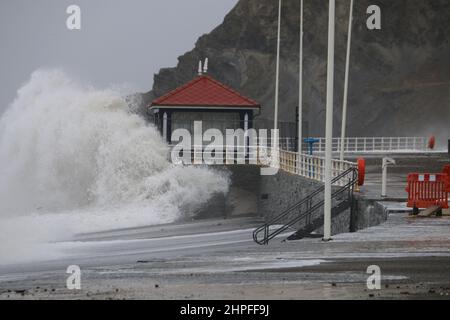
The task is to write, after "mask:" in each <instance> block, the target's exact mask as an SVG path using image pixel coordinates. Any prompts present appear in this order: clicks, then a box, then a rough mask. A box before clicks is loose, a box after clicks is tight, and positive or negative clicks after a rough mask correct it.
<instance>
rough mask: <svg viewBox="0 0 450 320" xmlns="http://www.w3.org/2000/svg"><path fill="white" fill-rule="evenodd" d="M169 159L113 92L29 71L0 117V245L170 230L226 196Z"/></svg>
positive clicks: (216, 181)
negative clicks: (159, 227) (165, 226)
mask: <svg viewBox="0 0 450 320" xmlns="http://www.w3.org/2000/svg"><path fill="white" fill-rule="evenodd" d="M167 155H168V148H167V145H166V144H165V143H164V142H163V140H162V138H161V137H160V135H159V133H158V131H157V130H156V129H155V128H154V126H152V125H149V124H148V123H146V121H145V120H144V119H142V118H141V117H139V116H138V115H136V114H133V113H132V112H130V107H129V105H128V104H127V103H126V102H125V100H124V98H123V94H122V93H121V92H120V91H116V90H112V89H107V90H96V89H94V88H91V87H87V86H83V85H81V84H79V83H76V82H75V81H73V80H71V79H70V78H69V77H68V76H67V75H65V74H64V73H63V72H61V71H59V70H39V71H36V72H34V73H33V74H32V76H31V79H30V80H29V81H28V83H26V84H25V85H24V86H23V87H22V88H21V89H20V90H19V91H18V95H17V98H16V99H15V101H14V102H13V103H12V104H11V105H10V107H9V109H8V110H7V111H6V112H5V114H4V115H3V116H2V118H1V119H0V176H1V181H0V219H1V226H0V229H3V230H0V233H1V234H2V236H0V240H2V239H1V238H4V239H3V240H5V239H6V240H8V243H10V244H12V242H15V241H21V240H23V239H24V238H30V237H31V238H32V239H33V241H35V240H36V241H37V239H35V237H34V236H37V235H40V236H43V237H44V238H46V239H45V240H57V239H58V238H59V237H60V236H63V235H64V236H67V232H68V231H70V233H71V234H73V233H77V232H88V231H95V230H103V229H109V228H124V227H134V226H139V225H150V224H158V223H165V222H172V221H174V220H176V219H178V218H180V217H182V216H183V214H190V213H192V212H193V211H195V210H196V209H197V208H199V207H200V206H201V205H202V204H203V203H205V202H206V201H207V200H208V199H210V198H211V196H212V195H213V194H215V193H218V192H219V193H226V192H227V191H228V177H227V176H226V175H225V174H223V173H218V172H216V171H213V170H210V169H207V168H197V167H196V168H194V167H180V166H175V165H173V164H172V163H170V162H169V160H168V157H167ZM12 226H14V227H12ZM50 229H51V230H52V231H50ZM31 230H32V232H31V233H32V235H30V234H29V232H30V231H31ZM13 233H14V236H12V234H13ZM49 234H51V235H52V236H50V235H49ZM58 234H59V236H57V235H58ZM44 235H45V236H44ZM11 237H12V238H11ZM38 238H40V237H38ZM6 240H5V241H6ZM0 247H3V249H5V248H4V246H0ZM10 249H11V250H12V248H10ZM2 251H4V250H2ZM7 254H8V252H3V253H0V257H1V256H2V255H7Z"/></svg>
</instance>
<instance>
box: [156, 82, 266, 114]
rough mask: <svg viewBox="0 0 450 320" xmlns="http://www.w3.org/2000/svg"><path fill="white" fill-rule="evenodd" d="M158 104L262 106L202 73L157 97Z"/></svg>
mask: <svg viewBox="0 0 450 320" xmlns="http://www.w3.org/2000/svg"><path fill="white" fill-rule="evenodd" d="M156 106H174V107H175V106H201V107H241V108H245V107H248V108H260V105H259V104H258V103H257V102H256V101H254V100H252V99H249V98H247V97H244V96H243V95H241V94H239V93H238V92H236V91H235V90H233V89H231V88H229V87H227V86H226V85H224V84H222V83H220V82H219V81H217V80H215V79H213V78H212V77H210V76H207V75H200V76H198V77H196V78H195V79H194V80H192V81H190V82H188V83H187V84H185V85H183V86H181V87H179V88H177V89H175V90H173V91H171V92H169V93H167V94H166V95H164V96H162V97H160V98H158V99H156V100H154V101H153V103H152V107H156Z"/></svg>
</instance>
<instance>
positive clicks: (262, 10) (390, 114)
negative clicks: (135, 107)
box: [144, 0, 450, 138]
mask: <svg viewBox="0 0 450 320" xmlns="http://www.w3.org/2000/svg"><path fill="white" fill-rule="evenodd" d="M299 3H300V1H299V0H284V1H283V18H282V52H281V80H280V114H279V116H280V121H294V119H295V108H296V106H297V105H298V68H299V64H298V60H299V59H298V51H299V50H298V48H299ZM349 3H350V1H344V0H343V1H337V11H336V14H337V18H336V19H337V20H336V72H335V73H336V74H335V80H336V82H335V134H339V132H340V115H341V109H342V92H343V79H344V67H345V53H346V52H345V51H346V38H347V23H348V10H349ZM372 4H377V5H379V6H380V7H381V10H382V30H375V31H370V30H368V29H367V27H366V19H367V17H368V16H367V14H366V10H367V7H368V6H369V5H372ZM277 10H278V1H277V0H264V1H261V0H240V1H239V3H238V4H237V5H236V6H235V8H234V9H233V10H232V11H231V12H230V13H229V14H228V15H227V16H226V17H225V19H224V21H223V23H222V24H221V25H220V26H218V27H217V28H216V29H215V30H213V31H212V32H210V33H209V34H206V35H204V36H202V37H200V39H199V40H198V41H197V43H196V45H195V48H194V49H193V50H192V51H190V52H187V53H186V54H184V55H182V56H181V57H179V63H178V65H177V67H175V68H166V69H161V70H160V72H159V73H158V74H156V75H155V77H154V80H155V81H154V86H153V89H152V91H150V92H149V93H147V94H145V95H144V97H145V100H146V102H147V103H148V102H150V101H151V100H152V99H153V98H155V97H158V96H160V95H162V94H164V93H166V92H167V91H168V90H171V89H173V88H175V87H177V86H179V85H181V84H183V83H185V82H186V81H189V80H191V79H192V78H193V77H194V76H195V74H196V71H197V70H196V69H197V65H198V61H199V60H200V59H204V58H205V57H208V58H209V60H210V69H209V73H210V74H212V75H213V76H214V77H215V78H217V79H218V80H220V81H222V82H224V83H226V84H228V85H230V86H232V87H234V88H236V89H237V90H239V91H241V92H242V93H244V94H246V95H248V96H249V97H251V98H253V99H255V100H257V101H258V102H260V103H261V104H262V105H263V111H262V114H261V116H260V117H261V118H265V119H271V118H272V115H273V105H274V80H275V55H276V32H277ZM354 19H355V20H354V28H353V30H354V32H353V44H352V53H351V54H352V59H351V69H350V87H349V117H348V132H349V134H350V135H359V136H387V135H424V134H430V133H433V134H436V135H438V136H441V137H448V138H450V43H449V41H450V1H448V0H395V1H392V0H377V1H375V2H374V1H372V0H370V1H369V0H357V1H355V8H354ZM304 20H305V21H304V31H305V35H304V108H305V114H304V118H305V120H307V121H308V122H309V133H310V134H311V135H323V133H324V124H325V89H326V67H327V66H326V54H327V28H328V0H305V17H304Z"/></svg>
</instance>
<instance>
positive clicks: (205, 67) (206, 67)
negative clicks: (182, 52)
mask: <svg viewBox="0 0 450 320" xmlns="http://www.w3.org/2000/svg"><path fill="white" fill-rule="evenodd" d="M203 73H208V58H206V59H205V64H204V65H203Z"/></svg>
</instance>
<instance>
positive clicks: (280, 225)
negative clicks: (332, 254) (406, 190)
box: [253, 168, 358, 245]
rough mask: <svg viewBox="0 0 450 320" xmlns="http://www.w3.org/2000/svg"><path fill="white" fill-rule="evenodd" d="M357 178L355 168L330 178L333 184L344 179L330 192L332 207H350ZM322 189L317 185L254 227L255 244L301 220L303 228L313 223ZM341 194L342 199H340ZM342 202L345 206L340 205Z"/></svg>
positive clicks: (321, 206)
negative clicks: (343, 181)
mask: <svg viewBox="0 0 450 320" xmlns="http://www.w3.org/2000/svg"><path fill="white" fill-rule="evenodd" d="M357 179H358V171H357V170H356V169H355V168H350V169H348V170H346V171H345V172H342V173H341V174H339V175H338V176H336V177H335V178H334V179H333V180H332V183H334V184H335V183H337V182H338V181H341V180H345V181H346V183H345V184H344V185H343V186H342V187H341V188H338V189H336V190H335V191H334V192H333V193H332V199H333V200H334V204H335V205H334V207H333V208H339V211H343V210H345V209H346V208H348V207H351V202H352V199H353V191H354V187H355V184H356V182H357ZM324 190H325V186H321V187H319V188H318V189H316V190H315V191H314V192H312V193H310V194H309V195H308V196H307V197H305V198H303V199H302V200H300V201H299V202H297V203H296V204H294V205H293V206H291V207H289V208H288V209H286V210H284V211H283V212H282V213H280V214H279V215H277V216H276V217H275V218H273V219H271V220H270V221H268V222H266V223H265V224H263V225H262V226H260V227H259V228H257V229H255V231H254V232H253V240H254V241H255V242H256V243H257V244H260V245H266V244H268V243H269V241H270V240H272V239H273V238H275V237H276V236H278V235H280V234H281V233H283V232H284V231H286V230H288V229H289V228H291V227H293V226H294V225H297V226H298V224H300V223H301V222H302V221H303V222H304V227H305V228H307V227H308V226H311V225H313V224H314V221H313V219H312V215H313V214H314V213H317V212H318V211H319V209H322V208H323V206H324V197H323V192H324ZM343 196H344V199H342V197H343ZM344 202H345V204H346V205H347V206H344V207H341V205H342V204H343V203H344ZM338 213H340V212H335V214H338ZM313 231H314V230H313Z"/></svg>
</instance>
